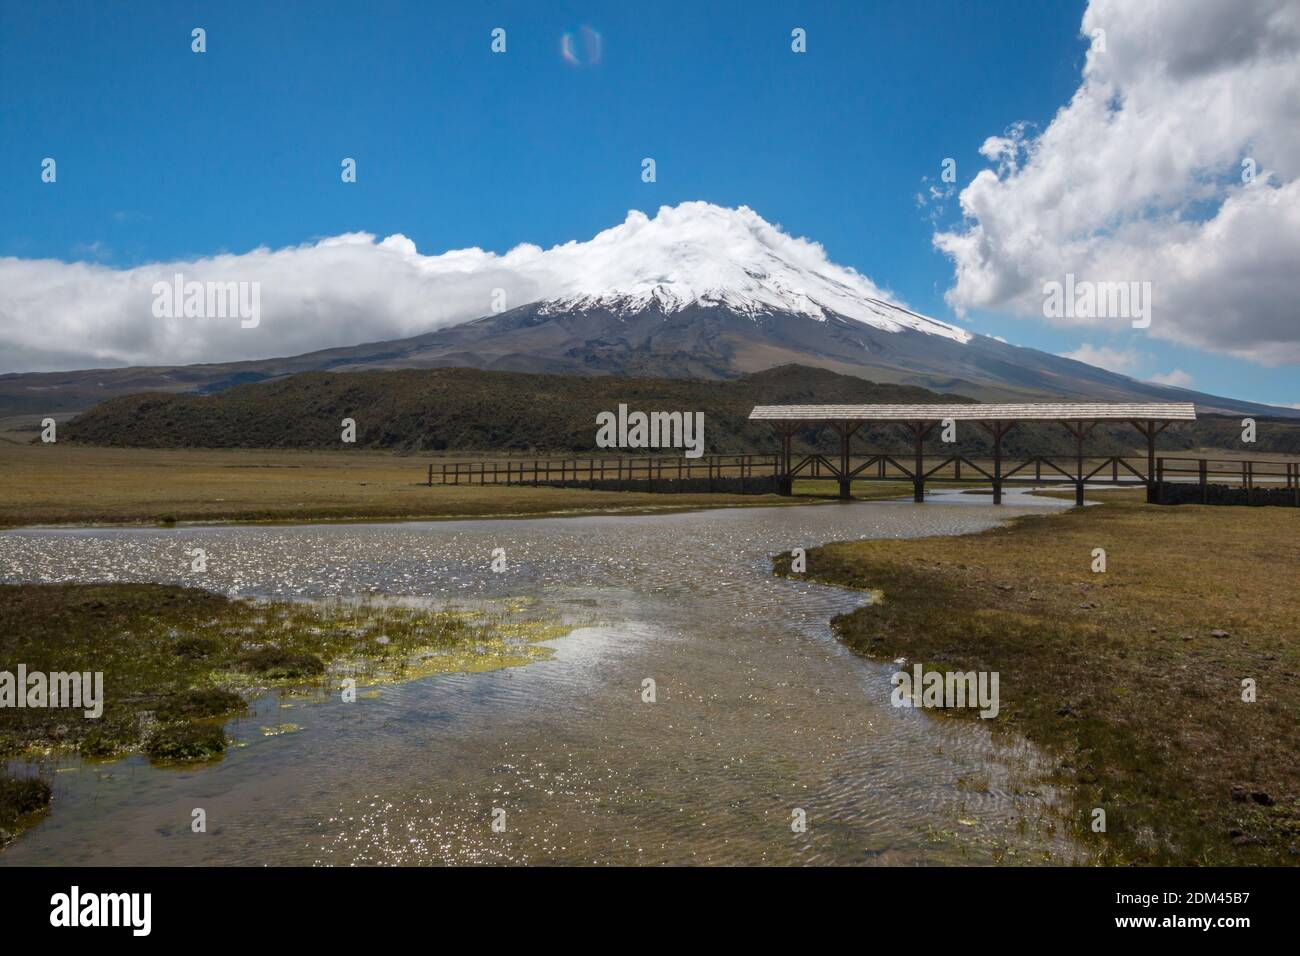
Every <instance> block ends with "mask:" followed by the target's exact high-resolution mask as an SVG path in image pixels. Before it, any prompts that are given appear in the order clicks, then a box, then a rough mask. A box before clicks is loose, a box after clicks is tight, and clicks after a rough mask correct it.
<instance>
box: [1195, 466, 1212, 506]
mask: <svg viewBox="0 0 1300 956" xmlns="http://www.w3.org/2000/svg"><path fill="white" fill-rule="evenodd" d="M1208 470H1209V463H1208V462H1207V461H1206V460H1205V459H1204V458H1202V459H1201V460H1200V461H1199V462H1197V467H1196V471H1197V478H1198V479H1199V481H1200V485H1201V504H1203V505H1204V504H1209V501H1210V485H1209V475H1208V474H1207V472H1208Z"/></svg>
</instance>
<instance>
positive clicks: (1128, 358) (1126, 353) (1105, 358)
mask: <svg viewBox="0 0 1300 956" xmlns="http://www.w3.org/2000/svg"><path fill="white" fill-rule="evenodd" d="M1060 355H1061V358H1068V359H1074V360H1075V361H1076V362H1086V363H1087V364H1088V365H1095V366H1097V367H1098V368H1104V369H1107V370H1109V371H1111V372H1119V373H1120V374H1121V375H1131V374H1132V373H1133V372H1134V371H1135V370H1136V369H1137V367H1138V364H1139V362H1140V356H1139V355H1138V354H1137V352H1135V351H1133V350H1132V349H1115V348H1111V347H1110V346H1106V345H1102V346H1094V345H1089V344H1088V343H1086V342H1085V343H1084V344H1083V345H1080V346H1079V347H1078V348H1077V349H1075V350H1074V351H1073V352H1061V353H1060Z"/></svg>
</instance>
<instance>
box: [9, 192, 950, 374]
mask: <svg viewBox="0 0 1300 956" xmlns="http://www.w3.org/2000/svg"><path fill="white" fill-rule="evenodd" d="M176 273H181V274H182V275H184V277H185V280H186V281H187V282H188V281H198V282H223V283H226V282H242V281H247V282H254V281H255V282H258V283H260V290H261V318H260V322H259V324H258V325H257V326H256V328H241V327H240V322H239V321H238V320H237V319H194V318H189V319H159V318H155V317H154V315H153V310H152V303H153V293H152V288H153V285H154V283H155V282H159V281H162V282H167V283H171V282H172V278H173V276H174V275H175V274H176ZM665 283H667V285H668V287H670V288H671V291H672V294H673V295H676V296H678V297H683V296H684V297H689V296H694V295H698V294H700V293H701V292H703V291H705V290H709V289H725V290H729V291H733V292H738V293H740V294H741V295H742V296H747V297H748V299H747V301H752V302H754V303H757V304H758V305H759V306H762V305H763V304H765V303H770V302H778V301H779V302H780V303H782V304H784V305H786V306H788V307H789V308H791V309H797V310H800V311H807V312H808V313H809V314H816V315H818V316H820V315H821V314H822V313H821V309H820V308H819V304H820V305H821V306H826V307H827V308H830V309H834V310H836V311H838V312H840V313H841V314H843V315H847V316H850V317H854V318H859V319H861V320H863V321H869V322H873V323H877V324H879V325H881V326H882V327H888V326H889V325H890V324H891V323H892V324H894V325H900V324H901V325H908V324H910V325H912V326H914V327H921V328H924V329H926V330H927V331H933V332H935V333H936V334H944V335H949V336H950V337H953V338H959V339H964V338H966V337H967V333H965V332H962V331H960V330H957V329H956V328H955V327H952V326H948V325H946V324H944V323H938V322H935V321H934V320H929V319H924V318H919V317H915V316H912V315H911V314H910V313H906V312H903V311H899V310H896V309H891V308H889V307H888V306H881V305H880V304H879V303H877V302H875V301H873V300H881V301H883V302H887V301H888V300H889V298H890V297H889V295H888V293H887V292H885V291H883V290H882V289H880V288H879V287H877V286H876V285H875V284H874V283H872V282H871V281H870V280H869V279H868V278H866V277H865V276H863V275H860V274H859V273H857V272H855V271H854V270H853V269H849V268H846V267H843V266H838V265H836V264H834V263H832V262H831V261H830V260H829V259H828V258H827V256H826V252H825V250H824V249H823V248H822V247H821V246H820V245H819V244H817V243H815V242H811V241H809V240H807V239H801V238H796V237H794V236H790V235H789V234H787V233H785V232H783V231H782V230H781V229H780V227H779V226H774V225H772V224H770V223H768V222H766V221H764V220H763V218H762V217H761V216H759V215H758V214H757V213H755V212H754V211H753V210H751V209H748V208H746V207H744V206H742V207H740V208H739V209H724V208H722V207H719V206H714V205H711V204H709V203H702V202H692V203H682V204H681V205H678V206H675V207H668V206H665V207H663V208H661V209H660V210H659V212H658V214H657V215H656V216H655V217H654V218H653V219H651V218H650V217H648V216H646V215H645V214H644V213H641V212H637V211H635V210H634V211H632V212H629V213H628V215H627V219H626V220H625V221H624V222H623V223H621V224H619V225H617V226H615V227H613V228H611V229H606V230H605V231H603V232H601V233H599V234H598V235H597V236H595V237H594V238H592V239H591V240H589V241H586V242H576V241H575V242H567V243H564V244H562V245H559V246H555V247H553V248H551V249H546V250H543V249H541V248H540V247H538V246H535V245H529V244H523V245H519V246H516V247H515V248H513V249H511V250H510V251H509V252H506V253H505V254H502V255H498V254H496V253H493V252H485V251H484V250H482V249H458V250H452V251H449V252H444V253H442V254H440V255H421V254H420V252H419V251H418V250H417V249H416V247H415V243H413V242H412V241H411V240H410V239H408V238H406V237H405V236H401V235H394V236H389V237H388V238H386V239H383V240H379V239H377V238H376V237H375V236H373V235H369V234H367V233H351V234H347V235H341V236H334V237H332V238H328V239H323V240H321V241H319V242H315V243H311V244H307V245H301V246H295V247H291V248H286V249H277V250H271V249H265V248H260V249H254V250H253V251H251V252H248V253H244V254H242V255H221V256H213V257H211V258H205V259H199V260H195V261H187V262H163V263H155V264H150V265H145V266H139V267H136V268H132V269H121V270H119V269H113V268H110V267H108V266H104V265H101V264H97V263H89V262H74V263H66V262H61V261H57V260H48V259H47V260H26V259H14V258H0V356H3V357H2V358H0V363H2V364H0V372H3V371H16V370H22V371H31V370H37V369H47V370H48V369H68V368H86V367H95V366H120V365H127V364H168V365H170V364H183V363H191V362H226V361H234V360H238V359H249V358H265V357H270V356H279V355H294V354H298V353H301V352H307V351H312V350H315V349H324V348H331V347H336V346H343V345H355V344H358V343H362V342H375V341H383V340H386V339H395V338H402V337H406V336H411V335H418V334H420V333H423V332H429V331H432V330H435V329H438V328H442V327H445V326H449V325H455V324H457V323H460V322H465V321H468V320H470V319H475V318H478V317H480V316H483V315H487V314H489V313H490V312H492V311H493V305H494V301H493V290H495V289H498V288H499V289H503V290H505V301H504V303H503V304H504V306H505V308H514V307H516V306H521V305H526V304H528V303H530V302H536V301H539V300H542V299H554V298H563V297H570V296H591V295H600V294H601V293H603V292H608V291H610V290H611V289H616V290H620V291H623V292H626V293H630V294H635V295H643V296H644V295H653V294H655V290H656V289H658V288H660V287H661V286H663V285H664V284H665Z"/></svg>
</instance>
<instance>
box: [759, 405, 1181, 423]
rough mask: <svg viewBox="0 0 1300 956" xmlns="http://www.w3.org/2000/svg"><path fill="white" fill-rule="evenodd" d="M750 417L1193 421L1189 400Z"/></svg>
mask: <svg viewBox="0 0 1300 956" xmlns="http://www.w3.org/2000/svg"><path fill="white" fill-rule="evenodd" d="M749 417H750V418H751V419H757V420H763V421H805V422H824V421H868V422H929V421H940V420H942V419H945V418H951V419H953V420H956V421H984V422H993V421H1035V420H1038V421H1053V422H1059V421H1070V422H1078V421H1106V420H1118V421H1130V420H1134V419H1151V420H1155V421H1161V422H1165V421H1185V422H1190V421H1195V420H1196V406H1195V405H1193V404H1192V403H1191V402H1145V403H1142V402H1089V403H1074V402H1030V403H1021V404H1015V405H984V404H978V403H970V404H961V405H756V406H754V410H753V411H752V412H750V413H749Z"/></svg>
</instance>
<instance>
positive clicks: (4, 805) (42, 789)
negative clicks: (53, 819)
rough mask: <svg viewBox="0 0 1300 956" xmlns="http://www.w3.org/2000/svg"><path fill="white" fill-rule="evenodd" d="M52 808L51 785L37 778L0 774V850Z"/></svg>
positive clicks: (0, 772) (1, 772)
mask: <svg viewBox="0 0 1300 956" xmlns="http://www.w3.org/2000/svg"><path fill="white" fill-rule="evenodd" d="M49 805H50V785H49V784H48V783H47V782H46V781H44V780H41V779H39V778H36V777H16V776H13V775H11V774H8V773H5V772H3V771H0V849H3V848H4V847H5V846H6V845H8V843H9V842H10V841H11V840H13V838H14V837H15V836H16V835H17V834H18V832H19V831H20V830H22V829H23V828H24V827H25V826H26V825H27V824H30V823H32V822H34V821H35V819H36V818H38V817H39V816H40V815H41V814H42V813H44V812H45V809H46V808H47V807H48V806H49Z"/></svg>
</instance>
